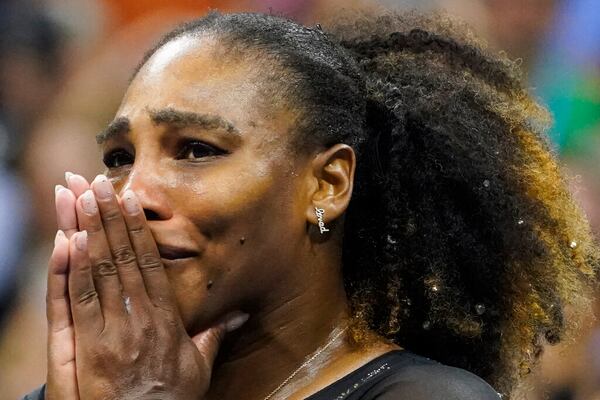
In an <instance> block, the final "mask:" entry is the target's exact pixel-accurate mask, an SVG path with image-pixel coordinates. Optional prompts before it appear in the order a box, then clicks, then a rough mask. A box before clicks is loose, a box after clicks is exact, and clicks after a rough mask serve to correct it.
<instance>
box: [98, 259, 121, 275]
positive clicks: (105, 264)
mask: <svg viewBox="0 0 600 400" xmlns="http://www.w3.org/2000/svg"><path fill="white" fill-rule="evenodd" d="M94 274H95V275H96V276H100V277H102V276H111V275H116V274H117V266H116V265H115V263H113V262H112V260H109V259H106V258H105V259H100V260H98V261H96V262H95V263H94Z"/></svg>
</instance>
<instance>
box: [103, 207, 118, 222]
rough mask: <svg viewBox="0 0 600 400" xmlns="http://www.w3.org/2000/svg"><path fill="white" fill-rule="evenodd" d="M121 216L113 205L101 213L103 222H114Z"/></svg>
mask: <svg viewBox="0 0 600 400" xmlns="http://www.w3.org/2000/svg"><path fill="white" fill-rule="evenodd" d="M121 218H122V216H121V211H120V210H118V209H116V208H113V207H110V208H109V209H107V210H105V211H104V212H103V213H102V220H103V221H104V222H105V223H111V222H115V221H118V220H120V219H121Z"/></svg>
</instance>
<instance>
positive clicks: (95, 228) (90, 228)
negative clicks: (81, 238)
mask: <svg viewBox="0 0 600 400" xmlns="http://www.w3.org/2000/svg"><path fill="white" fill-rule="evenodd" d="M85 230H86V231H87V234H88V236H96V235H98V234H100V233H102V231H103V230H104V228H103V227H102V224H100V223H96V222H93V221H92V222H89V223H88V224H87V225H86V226H85Z"/></svg>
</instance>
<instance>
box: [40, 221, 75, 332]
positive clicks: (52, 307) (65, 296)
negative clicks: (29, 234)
mask: <svg viewBox="0 0 600 400" xmlns="http://www.w3.org/2000/svg"><path fill="white" fill-rule="evenodd" d="M68 266H69V240H68V239H67V238H66V236H65V234H64V232H63V231H61V230H59V231H58V232H57V233H56V238H55V239H54V250H53V251H52V255H51V256H50V262H49V264H48V288H47V292H46V314H47V317H48V327H49V330H48V331H49V333H54V332H59V331H61V330H63V329H65V328H67V327H69V326H71V324H72V323H73V321H72V320H71V310H70V309H69V292H68V288H67V276H68Z"/></svg>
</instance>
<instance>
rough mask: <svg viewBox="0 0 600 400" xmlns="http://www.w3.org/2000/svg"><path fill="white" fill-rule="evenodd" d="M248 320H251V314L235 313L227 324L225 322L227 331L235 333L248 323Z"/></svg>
mask: <svg viewBox="0 0 600 400" xmlns="http://www.w3.org/2000/svg"><path fill="white" fill-rule="evenodd" d="M248 318H250V314H246V313H242V312H238V313H234V315H232V316H231V317H230V318H229V319H228V320H227V322H225V330H226V331H227V332H232V331H235V330H236V329H238V328H240V327H241V326H242V325H244V324H245V323H246V321H248Z"/></svg>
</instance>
